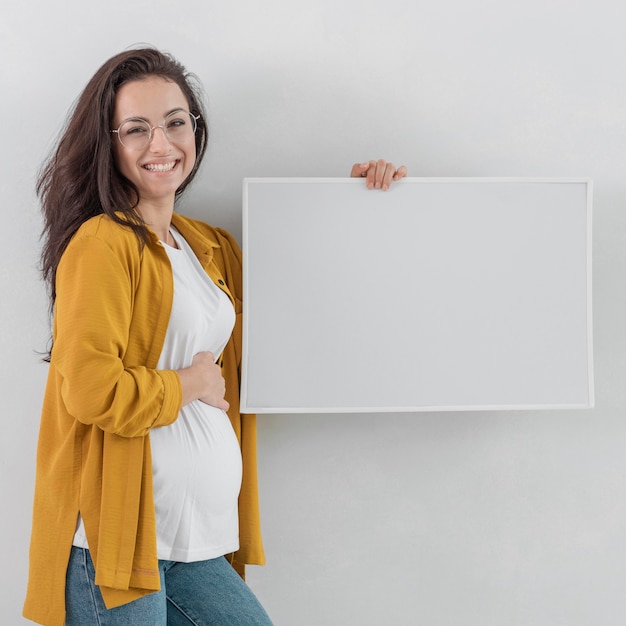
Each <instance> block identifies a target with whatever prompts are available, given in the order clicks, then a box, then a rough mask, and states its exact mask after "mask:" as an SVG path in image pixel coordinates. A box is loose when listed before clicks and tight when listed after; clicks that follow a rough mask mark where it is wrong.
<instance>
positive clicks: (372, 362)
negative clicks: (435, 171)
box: [241, 178, 593, 413]
mask: <svg viewBox="0 0 626 626" xmlns="http://www.w3.org/2000/svg"><path fill="white" fill-rule="evenodd" d="M591 196H592V183H591V180H589V179H467V178H465V179H464V178H437V179H432V178H408V179H404V180H402V181H400V182H397V183H393V185H392V187H391V189H390V190H389V191H387V192H381V191H369V190H367V189H366V187H365V184H364V182H363V180H362V179H352V178H348V179H321V178H310V179H293V178H291V179H273V178H265V179H256V178H255V179H246V180H245V181H244V202H243V210H244V216H243V230H244V232H243V253H244V327H243V337H244V340H243V341H244V345H243V361H242V370H243V371H242V386H241V401H242V410H243V411H244V412H249V413H252V412H256V413H300V412H307V413H309V412H310V413H320V412H325V413H336V412H370V411H376V412H388V411H444V410H449V411H461V410H488V409H492V410H504V409H549V408H585V407H592V406H593V364H592V320H591V312H592V305H591V302H592V301H591Z"/></svg>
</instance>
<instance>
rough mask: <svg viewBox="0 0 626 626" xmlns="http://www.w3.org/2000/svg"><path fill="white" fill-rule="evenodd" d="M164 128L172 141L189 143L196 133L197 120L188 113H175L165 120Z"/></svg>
mask: <svg viewBox="0 0 626 626" xmlns="http://www.w3.org/2000/svg"><path fill="white" fill-rule="evenodd" d="M163 128H164V129H165V134H166V135H167V138H168V139H169V140H170V141H172V142H183V141H188V140H189V139H191V138H192V137H193V134H194V133H195V132H196V120H195V119H194V117H193V116H192V115H191V113H188V112H187V111H174V113H170V114H169V115H168V116H167V117H166V118H165V119H164V120H163Z"/></svg>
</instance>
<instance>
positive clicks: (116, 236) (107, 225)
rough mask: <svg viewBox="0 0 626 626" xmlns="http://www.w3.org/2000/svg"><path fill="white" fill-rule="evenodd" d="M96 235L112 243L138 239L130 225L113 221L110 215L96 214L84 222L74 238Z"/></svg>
mask: <svg viewBox="0 0 626 626" xmlns="http://www.w3.org/2000/svg"><path fill="white" fill-rule="evenodd" d="M83 237H94V238H96V239H100V240H102V241H103V242H106V243H109V244H111V245H119V244H126V243H127V242H129V241H137V236H136V235H135V233H134V232H133V230H132V229H131V228H129V227H126V226H123V225H122V224H119V223H118V222H115V221H113V220H112V219H111V218H110V217H109V216H108V215H104V214H101V215H96V216H95V217H92V218H90V219H88V220H87V221H86V222H84V223H83V224H82V225H81V226H80V228H79V229H78V230H77V231H76V233H75V235H74V237H73V239H81V238H83Z"/></svg>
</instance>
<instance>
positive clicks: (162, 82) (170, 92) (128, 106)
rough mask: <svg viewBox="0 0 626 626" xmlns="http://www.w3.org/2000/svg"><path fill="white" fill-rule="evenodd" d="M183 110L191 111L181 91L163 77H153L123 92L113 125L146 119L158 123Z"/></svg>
mask: <svg viewBox="0 0 626 626" xmlns="http://www.w3.org/2000/svg"><path fill="white" fill-rule="evenodd" d="M179 108H181V109H187V110H188V109H189V102H187V98H186V97H185V94H183V92H182V91H181V89H180V87H179V86H178V85H177V84H176V83H173V82H171V81H169V80H166V79H164V78H161V77H159V76H150V77H148V78H143V79H141V80H133V81H131V82H129V83H126V84H124V85H122V86H121V87H120V88H119V90H118V92H117V96H116V98H115V111H114V115H113V122H114V123H118V124H119V123H120V122H122V120H125V119H127V118H129V117H142V118H145V119H147V120H148V121H151V122H155V123H156V122H160V121H161V120H162V119H163V117H165V115H167V114H168V113H169V112H170V111H172V110H173V109H179Z"/></svg>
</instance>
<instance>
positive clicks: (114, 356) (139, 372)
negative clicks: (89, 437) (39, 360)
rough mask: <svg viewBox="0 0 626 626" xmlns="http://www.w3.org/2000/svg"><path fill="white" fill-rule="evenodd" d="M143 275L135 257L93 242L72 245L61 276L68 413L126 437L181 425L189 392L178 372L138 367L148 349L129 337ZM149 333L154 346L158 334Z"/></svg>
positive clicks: (58, 309)
mask: <svg viewBox="0 0 626 626" xmlns="http://www.w3.org/2000/svg"><path fill="white" fill-rule="evenodd" d="M131 245H133V246H136V241H132V244H131ZM133 250H134V249H133ZM125 253H126V254H127V258H124V254H125ZM134 264H135V267H134V269H133V265H134ZM138 275H139V260H138V258H137V254H136V253H135V254H134V255H132V256H131V255H130V253H128V251H127V250H123V251H121V252H119V251H117V250H115V251H114V250H113V249H112V248H111V247H110V246H109V245H108V244H107V243H105V242H104V241H103V240H101V239H99V238H97V237H92V236H83V237H80V236H79V237H78V238H76V239H75V240H73V241H72V242H71V243H70V245H69V246H68V248H67V250H66V251H65V253H64V255H63V257H62V259H61V262H60V264H59V267H58V271H57V299H56V303H55V337H54V347H53V350H52V365H53V366H54V367H56V368H57V370H58V372H59V374H60V375H61V377H62V379H63V382H62V385H61V395H62V399H63V403H64V406H65V409H66V410H67V412H68V413H69V414H70V415H71V416H72V417H74V418H75V419H77V420H78V421H80V422H82V423H84V424H93V425H96V426H98V427H99V428H101V429H102V430H104V431H106V432H110V433H114V434H117V435H121V436H124V437H136V436H143V435H145V434H147V432H148V431H149V429H150V428H153V427H156V426H164V425H166V424H170V423H172V422H173V421H175V420H176V418H177V417H178V413H179V411H180V407H181V404H182V393H183V390H182V386H181V381H180V377H179V375H178V373H177V372H175V371H171V370H161V371H157V370H156V369H154V368H150V367H148V366H147V364H146V363H143V362H137V361H140V359H139V358H138V357H137V356H136V355H137V354H142V353H144V352H145V351H146V350H147V349H144V348H142V349H141V350H138V349H137V345H136V341H135V344H132V338H131V337H130V328H131V323H132V321H133V310H134V309H135V308H136V306H137V303H136V302H135V291H136V281H138ZM160 304H161V303H160V302H156V303H155V306H160ZM144 330H145V334H146V338H148V339H149V340H152V333H154V332H155V329H154V328H148V327H147V325H146V327H144Z"/></svg>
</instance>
